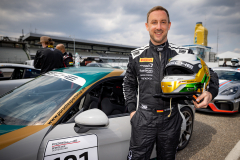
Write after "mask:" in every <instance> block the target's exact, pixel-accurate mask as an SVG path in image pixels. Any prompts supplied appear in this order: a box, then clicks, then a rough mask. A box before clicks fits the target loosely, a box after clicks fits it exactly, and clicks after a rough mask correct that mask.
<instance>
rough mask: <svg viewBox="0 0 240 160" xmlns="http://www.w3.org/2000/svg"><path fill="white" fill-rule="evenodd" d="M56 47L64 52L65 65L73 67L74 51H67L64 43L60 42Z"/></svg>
mask: <svg viewBox="0 0 240 160" xmlns="http://www.w3.org/2000/svg"><path fill="white" fill-rule="evenodd" d="M56 49H58V50H60V51H61V52H62V54H63V64H64V66H65V67H72V66H73V59H72V57H73V56H72V53H69V52H66V50H65V47H64V45H63V44H58V45H57V46H56Z"/></svg>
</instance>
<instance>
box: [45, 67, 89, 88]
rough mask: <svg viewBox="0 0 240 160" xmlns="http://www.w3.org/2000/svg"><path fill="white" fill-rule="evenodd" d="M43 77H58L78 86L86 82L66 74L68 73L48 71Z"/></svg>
mask: <svg viewBox="0 0 240 160" xmlns="http://www.w3.org/2000/svg"><path fill="white" fill-rule="evenodd" d="M44 75H46V76H53V77H58V78H61V79H64V80H67V81H70V82H73V83H75V84H78V85H80V86H83V85H84V84H85V83H86V80H85V79H84V78H82V77H78V76H75V75H72V74H68V73H63V72H54V71H50V72H47V73H45V74H44Z"/></svg>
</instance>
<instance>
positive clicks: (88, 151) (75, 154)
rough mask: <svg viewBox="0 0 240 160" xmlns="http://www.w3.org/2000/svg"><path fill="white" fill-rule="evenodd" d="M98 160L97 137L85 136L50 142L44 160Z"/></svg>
mask: <svg viewBox="0 0 240 160" xmlns="http://www.w3.org/2000/svg"><path fill="white" fill-rule="evenodd" d="M70 159H71V160H88V159H94V160H98V148H97V136H96V135H84V136H79V137H71V138H62V139H56V140H49V141H48V143H47V147H46V150H45V154H44V160H70Z"/></svg>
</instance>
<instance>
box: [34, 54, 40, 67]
mask: <svg viewBox="0 0 240 160" xmlns="http://www.w3.org/2000/svg"><path fill="white" fill-rule="evenodd" d="M41 59H42V52H41V51H39V50H38V51H37V53H36V56H35V57H34V67H35V68H37V69H41V65H42V64H41Z"/></svg>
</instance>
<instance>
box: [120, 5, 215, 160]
mask: <svg viewBox="0 0 240 160" xmlns="http://www.w3.org/2000/svg"><path fill="white" fill-rule="evenodd" d="M145 26H146V29H147V31H148V32H149V35H150V42H149V44H148V45H146V46H144V47H141V48H138V49H135V50H133V51H132V52H131V54H130V57H129V63H128V68H127V70H126V74H125V78H124V82H123V92H124V97H125V102H126V106H127V107H128V111H129V112H130V118H131V120H130V122H131V125H132V133H131V140H130V148H129V153H128V156H127V157H128V160H149V159H150V156H151V153H152V149H153V146H154V143H155V142H156V146H157V147H156V148H157V158H158V159H161V160H173V159H175V154H176V151H177V146H178V143H179V137H180V132H181V124H182V117H181V115H180V112H179V110H178V107H177V102H176V101H175V102H174V100H173V101H172V104H171V106H172V109H171V110H170V109H169V108H170V101H169V99H166V98H154V97H153V95H155V94H157V93H161V80H162V79H163V76H164V68H165V66H166V64H167V63H168V61H169V60H170V59H171V58H172V57H174V56H175V55H177V54H189V53H190V54H192V50H190V49H188V48H185V47H179V46H176V45H173V44H171V43H169V42H168V39H167V34H168V30H169V29H170V27H171V22H170V19H169V14H168V11H167V10H166V9H165V8H163V7H162V6H156V7H153V8H152V9H151V10H150V11H149V12H148V13H147V22H146V23H145ZM218 84H219V83H218V77H217V74H216V73H214V72H213V71H212V70H211V69H210V82H209V86H208V90H207V91H205V92H203V93H202V94H201V95H200V96H199V97H198V98H197V101H200V100H202V102H199V103H196V102H193V103H194V105H195V107H197V108H206V107H207V105H208V103H209V102H210V101H211V100H212V99H213V98H215V97H216V96H217V94H218ZM137 92H138V93H137ZM137 96H138V99H137ZM137 106H138V110H137V111H136V108H137ZM170 112H171V114H170ZM168 115H170V116H168Z"/></svg>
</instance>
